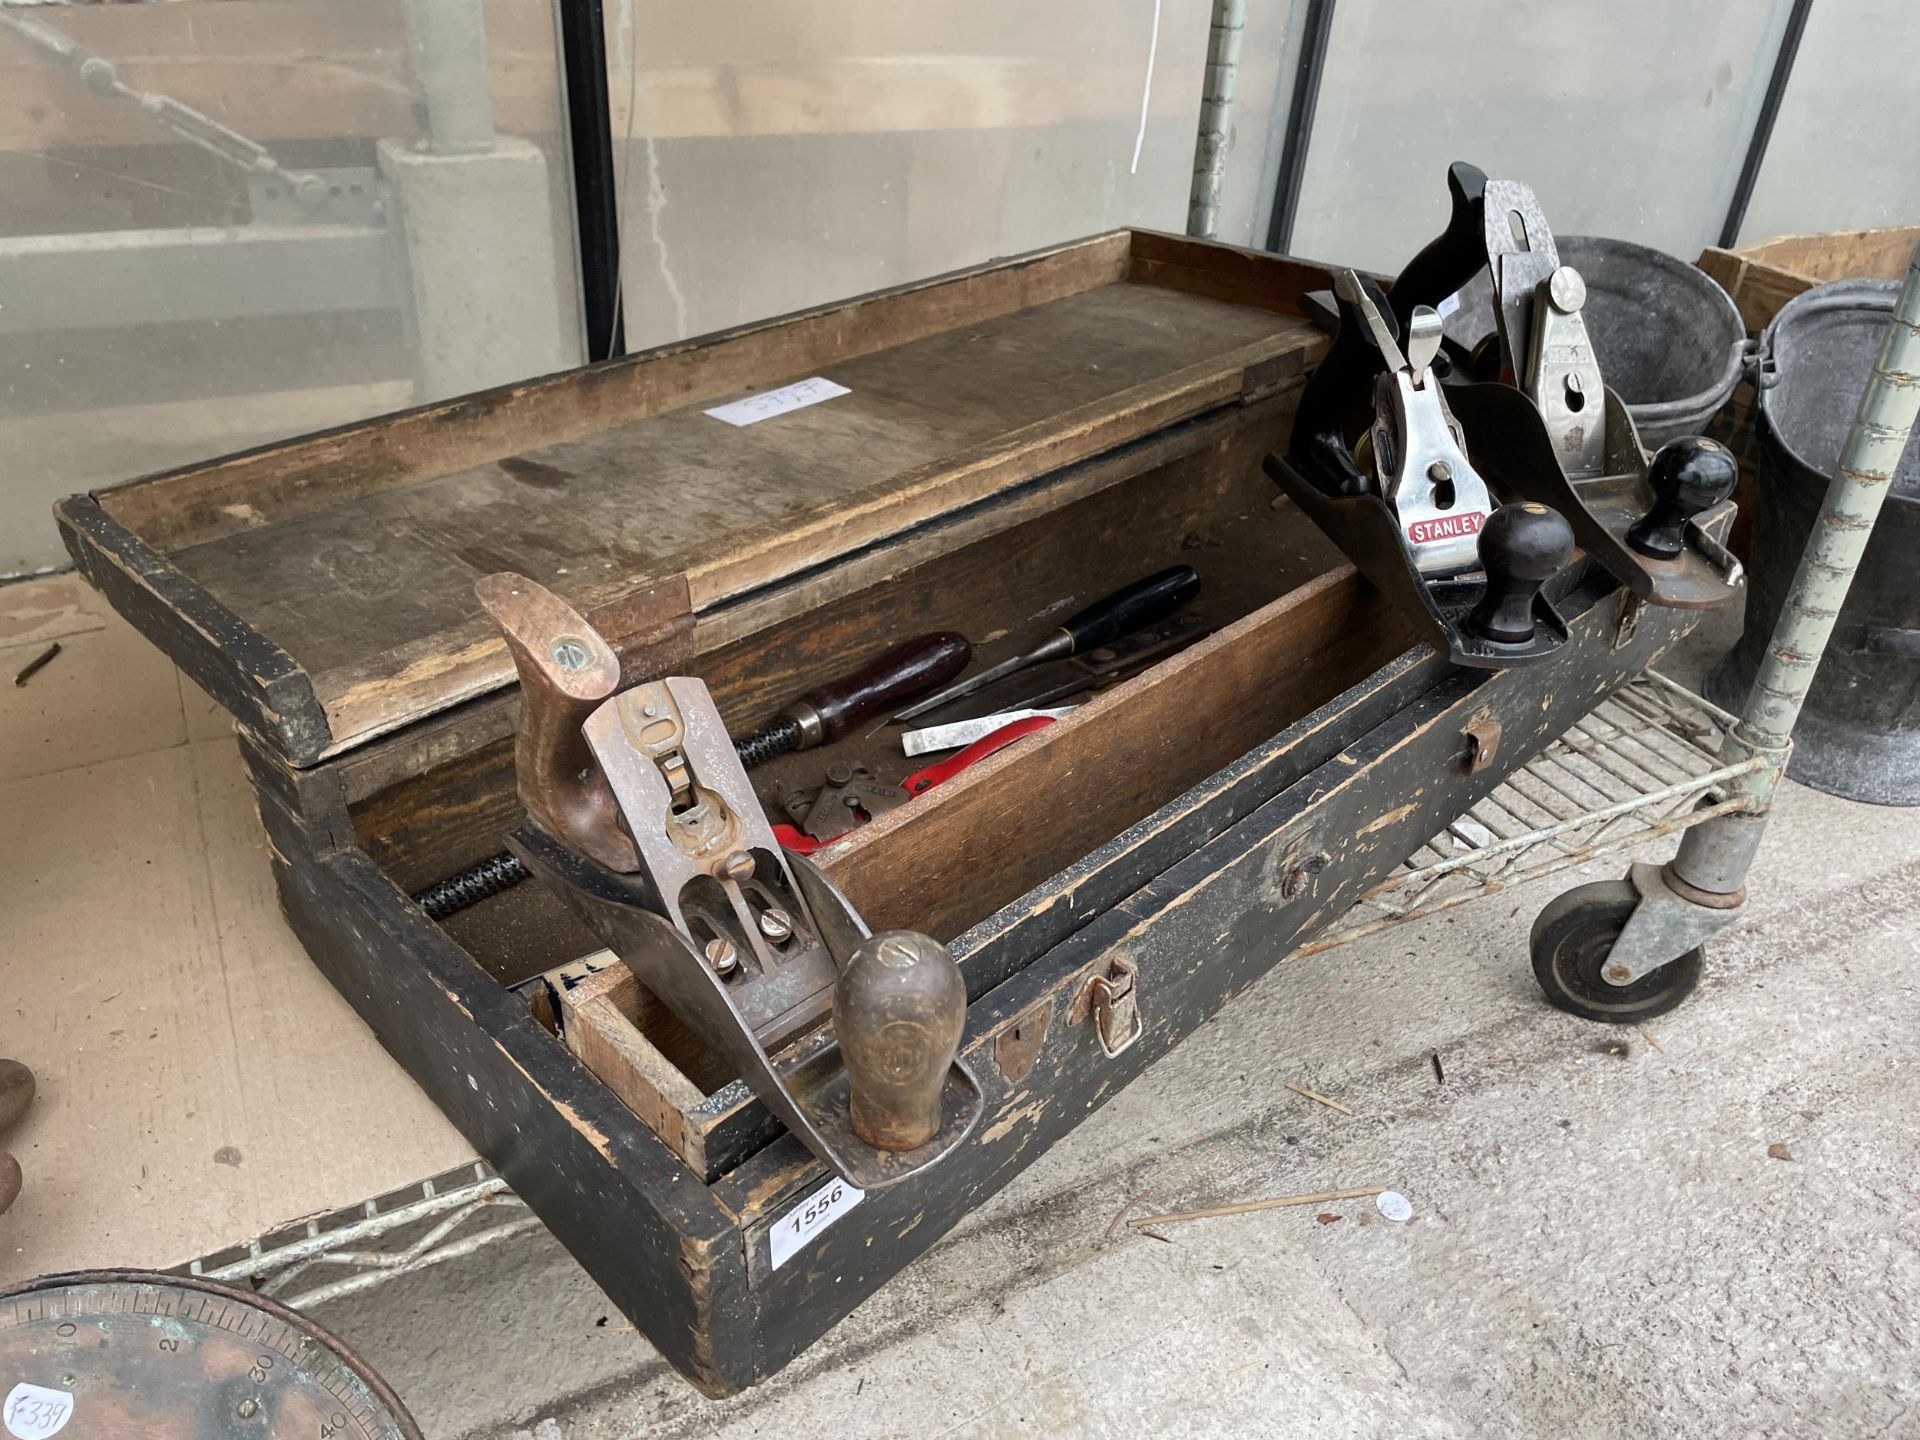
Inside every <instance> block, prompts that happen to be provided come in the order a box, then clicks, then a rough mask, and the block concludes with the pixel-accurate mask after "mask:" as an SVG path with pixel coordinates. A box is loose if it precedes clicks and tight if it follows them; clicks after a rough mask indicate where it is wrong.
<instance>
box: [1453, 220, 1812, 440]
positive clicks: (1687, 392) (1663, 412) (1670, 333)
mask: <svg viewBox="0 0 1920 1440" xmlns="http://www.w3.org/2000/svg"><path fill="white" fill-rule="evenodd" d="M1554 238H1555V243H1556V245H1557V247H1558V249H1559V251H1560V259H1561V261H1562V263H1564V264H1567V265H1571V266H1573V268H1574V269H1576V270H1578V271H1579V272H1580V278H1581V279H1583V280H1585V281H1586V282H1587V303H1586V307H1585V310H1584V311H1583V313H1584V314H1585V316H1586V321H1587V333H1588V334H1589V335H1591V336H1592V337H1593V348H1594V351H1595V352H1596V354H1597V355H1598V357H1599V360H1600V374H1601V376H1602V377H1603V378H1604V379H1605V380H1606V382H1607V384H1608V385H1610V386H1611V387H1612V388H1613V390H1614V393H1616V394H1617V395H1619V397H1620V398H1621V399H1622V400H1624V401H1626V403H1627V409H1628V411H1629V412H1630V413H1631V414H1632V416H1633V423H1634V426H1635V428H1636V429H1638V430H1639V432H1640V441H1641V443H1642V444H1643V445H1645V446H1646V447H1647V448H1648V449H1649V450H1657V449H1659V448H1660V446H1662V445H1664V444H1666V442H1667V441H1669V440H1672V439H1674V438H1676V437H1677V436H1681V435H1698V434H1700V433H1701V432H1702V431H1704V430H1705V429H1706V428H1707V422H1708V421H1709V420H1711V419H1712V418H1713V417H1714V415H1715V414H1716V413H1717V412H1718V411H1719V409H1720V407H1721V406H1722V405H1725V404H1726V403H1727V400H1728V398H1729V397H1730V396H1731V395H1732V394H1733V390H1734V386H1736V385H1738V384H1739V383H1740V374H1741V370H1742V368H1743V366H1744V365H1745V363H1746V360H1747V355H1748V345H1747V330H1746V324H1745V322H1744V321H1742V320H1741V318H1740V310H1739V307H1737V306H1736V305H1735V304H1734V303H1733V300H1732V299H1731V298H1730V297H1729V296H1728V294H1727V292H1726V291H1724V290H1722V289H1721V288H1720V286H1719V285H1718V284H1717V283H1716V282H1715V281H1714V279H1713V277H1712V276H1710V275H1708V274H1707V273H1706V272H1705V271H1703V270H1700V269H1698V268H1696V267H1695V266H1692V265H1689V264H1687V263H1686V262H1685V261H1684V260H1676V259H1674V258H1673V256H1671V255H1668V254H1666V253H1665V252H1663V251H1660V250H1653V249H1649V248H1648V247H1647V246H1645V245H1635V244H1633V243H1631V242H1630V241H1626V240H1609V239H1606V238H1605V237H1603V236H1593V235H1559V236H1556V237H1554ZM1492 290H1493V280H1492V277H1491V276H1490V275H1489V274H1488V273H1487V272H1486V271H1484V270H1483V271H1481V272H1480V274H1479V275H1478V276H1477V277H1475V278H1474V279H1473V280H1471V281H1469V282H1468V283H1467V284H1466V285H1465V286H1463V287H1462V288H1461V291H1460V308H1459V309H1458V310H1457V311H1455V312H1454V313H1453V314H1452V315H1451V316H1449V317H1448V319H1447V334H1448V335H1449V336H1450V337H1452V338H1453V339H1455V340H1458V341H1459V342H1461V343H1462V344H1463V345H1465V346H1467V347H1468V348H1469V349H1471V348H1472V347H1473V346H1474V345H1475V344H1477V343H1478V342H1479V341H1480V339H1481V338H1482V337H1483V336H1485V335H1486V334H1488V333H1490V332H1491V330H1492V328H1493V295H1492ZM1842 428H1844V427H1842Z"/></svg>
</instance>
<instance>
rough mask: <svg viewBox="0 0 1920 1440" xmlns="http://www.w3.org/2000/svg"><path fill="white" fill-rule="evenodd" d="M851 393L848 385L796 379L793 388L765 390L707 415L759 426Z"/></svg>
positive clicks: (738, 423) (736, 423) (719, 406)
mask: <svg viewBox="0 0 1920 1440" xmlns="http://www.w3.org/2000/svg"><path fill="white" fill-rule="evenodd" d="M852 393H853V392H852V391H851V390H849V389H848V388H847V387H846V386H844V385H836V384H834V383H833V381H831V380H823V379H822V378H821V377H820V376H818V375H816V376H814V377H813V378H812V379H811V380H796V381H794V382H793V384H791V385H782V386H781V387H780V388H779V389H778V390H762V391H761V392H760V393H759V394H758V395H749V396H748V397H747V398H746V399H744V400H735V401H733V402H731V403H730V404H726V405H716V406H714V408H713V409H711V410H709V411H707V412H706V413H707V414H709V415H711V416H712V417H713V418H714V419H716V420H724V421H726V422H727V424H729V425H757V424H759V423H760V422H761V421H762V420H771V419H772V418H773V417H774V416H776V415H784V414H786V413H787V412H788V411H789V410H804V409H806V408H807V406H809V405H818V404H819V403H820V402H821V401H822V400H831V399H833V398H834V397H835V396H836V395H851V394H852Z"/></svg>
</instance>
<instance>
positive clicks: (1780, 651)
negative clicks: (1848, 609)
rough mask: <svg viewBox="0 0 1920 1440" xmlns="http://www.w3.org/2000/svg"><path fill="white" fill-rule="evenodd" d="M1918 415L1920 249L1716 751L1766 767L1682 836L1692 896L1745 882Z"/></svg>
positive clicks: (1679, 869) (1678, 866) (1682, 874)
mask: <svg viewBox="0 0 1920 1440" xmlns="http://www.w3.org/2000/svg"><path fill="white" fill-rule="evenodd" d="M1916 415H1920V247H1916V248H1915V251H1914V255H1913V260H1912V262H1911V263H1910V264H1909V265H1908V267H1907V279H1906V283H1905V285H1903V286H1902V287H1901V290H1900V298H1899V300H1898V302H1897V303H1896V304H1895V306H1894V312H1893V318H1892V320H1891V321H1889V322H1888V325H1887V335H1886V339H1885V340H1884V341H1883V342H1882V343H1881V346H1880V356H1879V358H1878V359H1877V360H1876V361H1875V362H1874V366H1873V373H1872V375H1871V377H1870V378H1869V379H1868V382H1867V390H1866V393H1865V394H1864V395H1862V396H1861V397H1860V408H1859V410H1858V411H1857V412H1856V413H1855V415H1854V421H1853V429H1852V431H1851V432H1849V434H1848V436H1847V443H1846V445H1845V447H1844V448H1843V449H1842V450H1841V452H1840V463H1839V465H1838V466H1837V467H1836V468H1835V470H1834V473H1833V479H1832V481H1831V483H1829V485H1828V486H1827V498H1826V501H1825V503H1824V504H1823V505H1822V506H1821V508H1820V518H1819V519H1818V520H1817V521H1816V522H1815V523H1814V527H1813V534H1812V535H1811V536H1810V537H1809V538H1808V540H1807V546H1806V549H1805V550H1804V551H1803V552H1802V553H1801V556H1800V565H1799V568H1798V569H1796V570H1795V571H1794V575H1793V584H1792V586H1791V587H1790V588H1789V590H1788V592H1787V602H1786V605H1785V607H1784V608H1783V609H1782V610H1781V612H1780V618H1779V620H1778V621H1777V622H1776V623H1775V624H1774V627H1773V637H1772V639H1771V640H1770V641H1769V642H1768V644H1767V652H1766V656H1765V658H1764V659H1763V660H1762V661H1761V664H1760V671H1759V674H1758V675H1756V676H1755V678H1754V682H1753V690H1752V692H1751V693H1750V694H1749V695H1748V697H1747V707H1746V713H1745V714H1744V715H1742V716H1741V718H1740V722H1739V723H1738V724H1737V725H1735V726H1734V728H1733V733H1732V734H1730V735H1729V736H1728V737H1727V740H1726V744H1725V746H1724V747H1723V750H1722V759H1723V760H1725V761H1727V762H1729V763H1733V762H1738V761H1741V760H1745V759H1748V758H1750V757H1753V756H1764V757H1766V758H1767V759H1768V760H1769V761H1771V762H1772V763H1771V764H1769V765H1768V766H1766V767H1765V768H1764V769H1758V770H1754V771H1752V772H1751V773H1749V774H1748V775H1745V776H1743V777H1741V778H1740V779H1739V780H1738V781H1736V782H1735V793H1736V795H1738V796H1739V797H1740V798H1743V799H1745V800H1746V801H1747V811H1746V813H1741V814H1729V815H1724V816H1720V817H1718V818H1716V819H1713V820H1708V821H1705V822H1704V823H1702V824H1700V825H1696V826H1694V827H1693V828H1692V829H1691V830H1689V831H1687V833H1686V834H1685V836H1684V837H1682V839H1681V842H1680V851H1679V853H1678V854H1677V855H1676V856H1675V857H1674V860H1673V864H1672V866H1671V867H1670V868H1671V871H1672V873H1673V875H1674V876H1675V877H1676V878H1678V879H1680V880H1682V881H1684V882H1685V883H1687V884H1689V885H1691V886H1693V887H1695V888H1696V889H1699V890H1703V891H1707V892H1710V893H1713V894H1721V895H1727V894H1733V893H1735V892H1737V891H1739V890H1740V889H1741V888H1743V887H1744V886H1745V884H1746V876H1747V869H1748V867H1749V865H1750V864H1751V863H1752V859H1753V854H1754V851H1755V849H1756V848H1757V847H1758V845H1759V842H1760V834H1761V832H1762V831H1763V830H1764V829H1765V827H1766V819H1767V811H1768V810H1769V809H1770V808H1771V806H1772V804H1773V794H1774V791H1775V790H1776V789H1777V788H1778V787H1779V784H1780V776H1781V773H1782V772H1783V771H1784V770H1785V768H1786V763H1787V756H1788V754H1789V752H1790V750H1791V746H1792V737H1793V727H1794V722H1795V721H1797V720H1798V719H1799V718H1800V707H1801V706H1802V705H1803V704H1804V703H1805V701H1806V698H1807V688H1808V686H1810V685H1811V684H1812V683H1813V675H1814V671H1815V670H1817V669H1818V668H1819V666H1820V657H1821V655H1822V654H1823V653H1824V652H1825V650H1826V648H1827V640H1828V638H1829V637H1830V636H1831V635H1832V634H1833V626H1834V621H1835V620H1836V619H1837V618H1838V617H1839V614H1840V605H1841V602H1842V601H1844V600H1845V599H1846V596H1847V589H1848V587H1849V586H1850V585H1851V584H1852V583H1853V572H1854V571H1855V570H1856V569H1858V568H1859V565H1860V557H1861V556H1862V555H1863V554H1864V553H1865V551H1866V548H1867V540H1868V538H1869V537H1870V536H1871V535H1872V533H1873V523H1874V520H1875V519H1876V518H1877V517H1878V516H1879V514H1880V506H1881V503H1882V502H1883V501H1884V500H1885V499H1886V497H1887V490H1888V487H1889V486H1890V485H1891V484H1892V483H1893V474H1894V471H1895V470H1896V469H1897V468H1898V466H1899V464H1900V457H1901V456H1902V455H1903V454H1904V453H1905V451H1906V448H1907V441H1908V439H1909V437H1910V436H1911V435H1912V434H1913V425H1914V419H1915V417H1916Z"/></svg>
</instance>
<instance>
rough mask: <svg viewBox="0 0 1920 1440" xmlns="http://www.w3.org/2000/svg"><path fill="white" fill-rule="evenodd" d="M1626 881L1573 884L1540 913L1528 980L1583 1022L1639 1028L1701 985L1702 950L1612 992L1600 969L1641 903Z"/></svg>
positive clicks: (1693, 950) (1613, 989) (1697, 950)
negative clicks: (1641, 1024) (1538, 984)
mask: <svg viewBox="0 0 1920 1440" xmlns="http://www.w3.org/2000/svg"><path fill="white" fill-rule="evenodd" d="M1639 902H1640V895H1639V892H1638V891H1636V890H1635V889H1634V888H1633V883H1632V882H1631V881H1629V880H1600V881H1596V882H1594V883H1593V884H1591V885H1577V886H1575V887H1574V888H1573V889H1571V890H1569V891H1567V892H1566V893H1565V894H1563V895H1561V896H1560V897H1559V898H1557V899H1556V900H1554V901H1553V903H1552V904H1550V905H1548V906H1547V907H1546V908H1545V909H1544V910H1542V911H1541V912H1540V915H1539V918H1538V919H1536V920H1535V921H1534V922H1533V936H1532V940H1531V942H1530V943H1531V946H1532V950H1533V978H1534V979H1535V980H1537V981H1539V982H1540V988H1541V989H1542V990H1543V991H1545V992H1546V996H1547V999H1548V1000H1549V1001H1551V1002H1552V1003H1553V1004H1554V1005H1556V1006H1558V1007H1559V1008H1560V1009H1562V1010H1565V1011H1566V1012H1567V1013H1568V1014H1570V1015H1578V1016H1579V1017H1580V1018H1581V1019H1582V1020H1598V1021H1601V1022H1602V1023H1604V1024H1607V1025H1637V1024H1639V1023H1640V1022H1641V1021H1643V1020H1651V1019H1652V1018H1653V1017H1654V1016H1656V1015H1664V1014H1666V1013H1667V1012H1668V1011H1669V1010H1671V1009H1673V1008H1674V1006H1676V1005H1678V1004H1679V1003H1680V1002H1681V1001H1682V1000H1685V999H1686V998H1687V996H1689V995H1691V994H1692V993H1693V991H1694V987H1695V986H1696V985H1698V984H1699V983H1700V969H1701V966H1702V965H1703V964H1704V963H1705V961H1706V950H1705V948H1704V947H1703V946H1698V945H1696V946H1695V947H1694V948H1693V949H1691V950H1689V951H1688V952H1687V953H1686V954H1684V955H1682V956H1681V957H1680V958H1679V959H1678V960H1675V961H1674V962H1673V963H1672V964H1670V965H1662V966H1661V967H1660V968H1659V969H1658V970H1655V971H1652V972H1651V973H1649V974H1646V975H1642V976H1641V977H1640V978H1639V979H1638V980H1636V981H1634V982H1633V983H1632V984H1631V985H1610V984H1608V983H1607V981H1606V980H1605V979H1604V978H1603V977H1602V976H1601V973H1600V971H1601V967H1602V966H1604V965H1605V964H1606V963H1607V957H1608V956H1609V955H1611V954H1612V953H1613V943H1614V941H1616V940H1618V939H1619V938H1620V932H1621V931H1622V930H1624V929H1625V928H1626V924H1627V917H1628V916H1629V915H1631V914H1633V908H1634V906H1635V905H1637V904H1639Z"/></svg>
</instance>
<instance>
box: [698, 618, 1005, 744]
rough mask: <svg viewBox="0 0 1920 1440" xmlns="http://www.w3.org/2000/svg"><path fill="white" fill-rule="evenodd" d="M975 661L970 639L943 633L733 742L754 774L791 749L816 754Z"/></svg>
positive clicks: (821, 691)
mask: <svg viewBox="0 0 1920 1440" xmlns="http://www.w3.org/2000/svg"><path fill="white" fill-rule="evenodd" d="M972 658H973V647H972V646H971V645H969V644H968V643H967V637H966V636H964V635H958V634H955V633H954V632H953V631H951V630H937V631H935V632H934V633H933V634H931V635H922V636H920V637H919V638H918V639H914V640H909V641H907V643H906V644H904V645H900V646H897V647H895V648H894V649H892V650H889V651H887V653H886V654H884V655H882V656H880V657H879V658H878V659H877V660H875V661H873V663H872V664H870V665H867V666H864V667H863V668H861V669H859V670H856V671H854V673H853V674H851V675H843V676H842V677H841V678H840V679H838V680H829V681H828V682H827V683H826V684H824V685H821V686H819V687H817V688H816V689H813V690H809V691H808V692H807V693H806V694H805V695H802V696H801V697H800V698H799V699H798V700H795V701H794V702H793V703H792V704H791V705H789V706H787V708H786V709H784V710H782V711H781V712H780V714H778V715H777V716H775V717H774V718H773V719H772V720H770V721H768V722H767V724H765V725H763V726H761V727H760V728H759V729H758V730H756V731H754V732H753V734H751V735H748V736H746V737H745V738H744V739H740V740H736V741H734V742H733V748H734V750H735V752H736V753H737V754H738V755H739V756H740V763H741V764H742V765H744V766H745V767H746V768H747V769H749V770H751V769H753V767H754V766H756V765H763V764H765V763H766V762H767V761H769V760H771V759H772V758H773V757H774V756H776V755H784V754H786V753H787V752H788V751H789V750H811V749H813V747H814V746H816V745H825V744H827V743H828V742H829V741H833V740H838V739H839V738H840V737H841V736H843V735H845V734H846V733H847V732H848V731H850V730H852V729H853V727H854V726H856V725H858V724H859V723H860V722H861V721H863V720H868V719H871V718H872V717H873V716H875V715H882V714H885V713H886V709H887V707H888V706H889V705H893V704H896V703H898V702H899V701H901V700H911V699H912V698H913V697H914V696H915V695H924V694H926V693H927V691H929V690H931V689H932V688H933V687H934V686H936V685H944V684H946V683H947V681H949V680H951V679H953V677H954V676H956V675H958V674H959V673H960V672H961V671H962V670H964V669H966V668H967V662H968V661H969V660H971V659H972Z"/></svg>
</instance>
